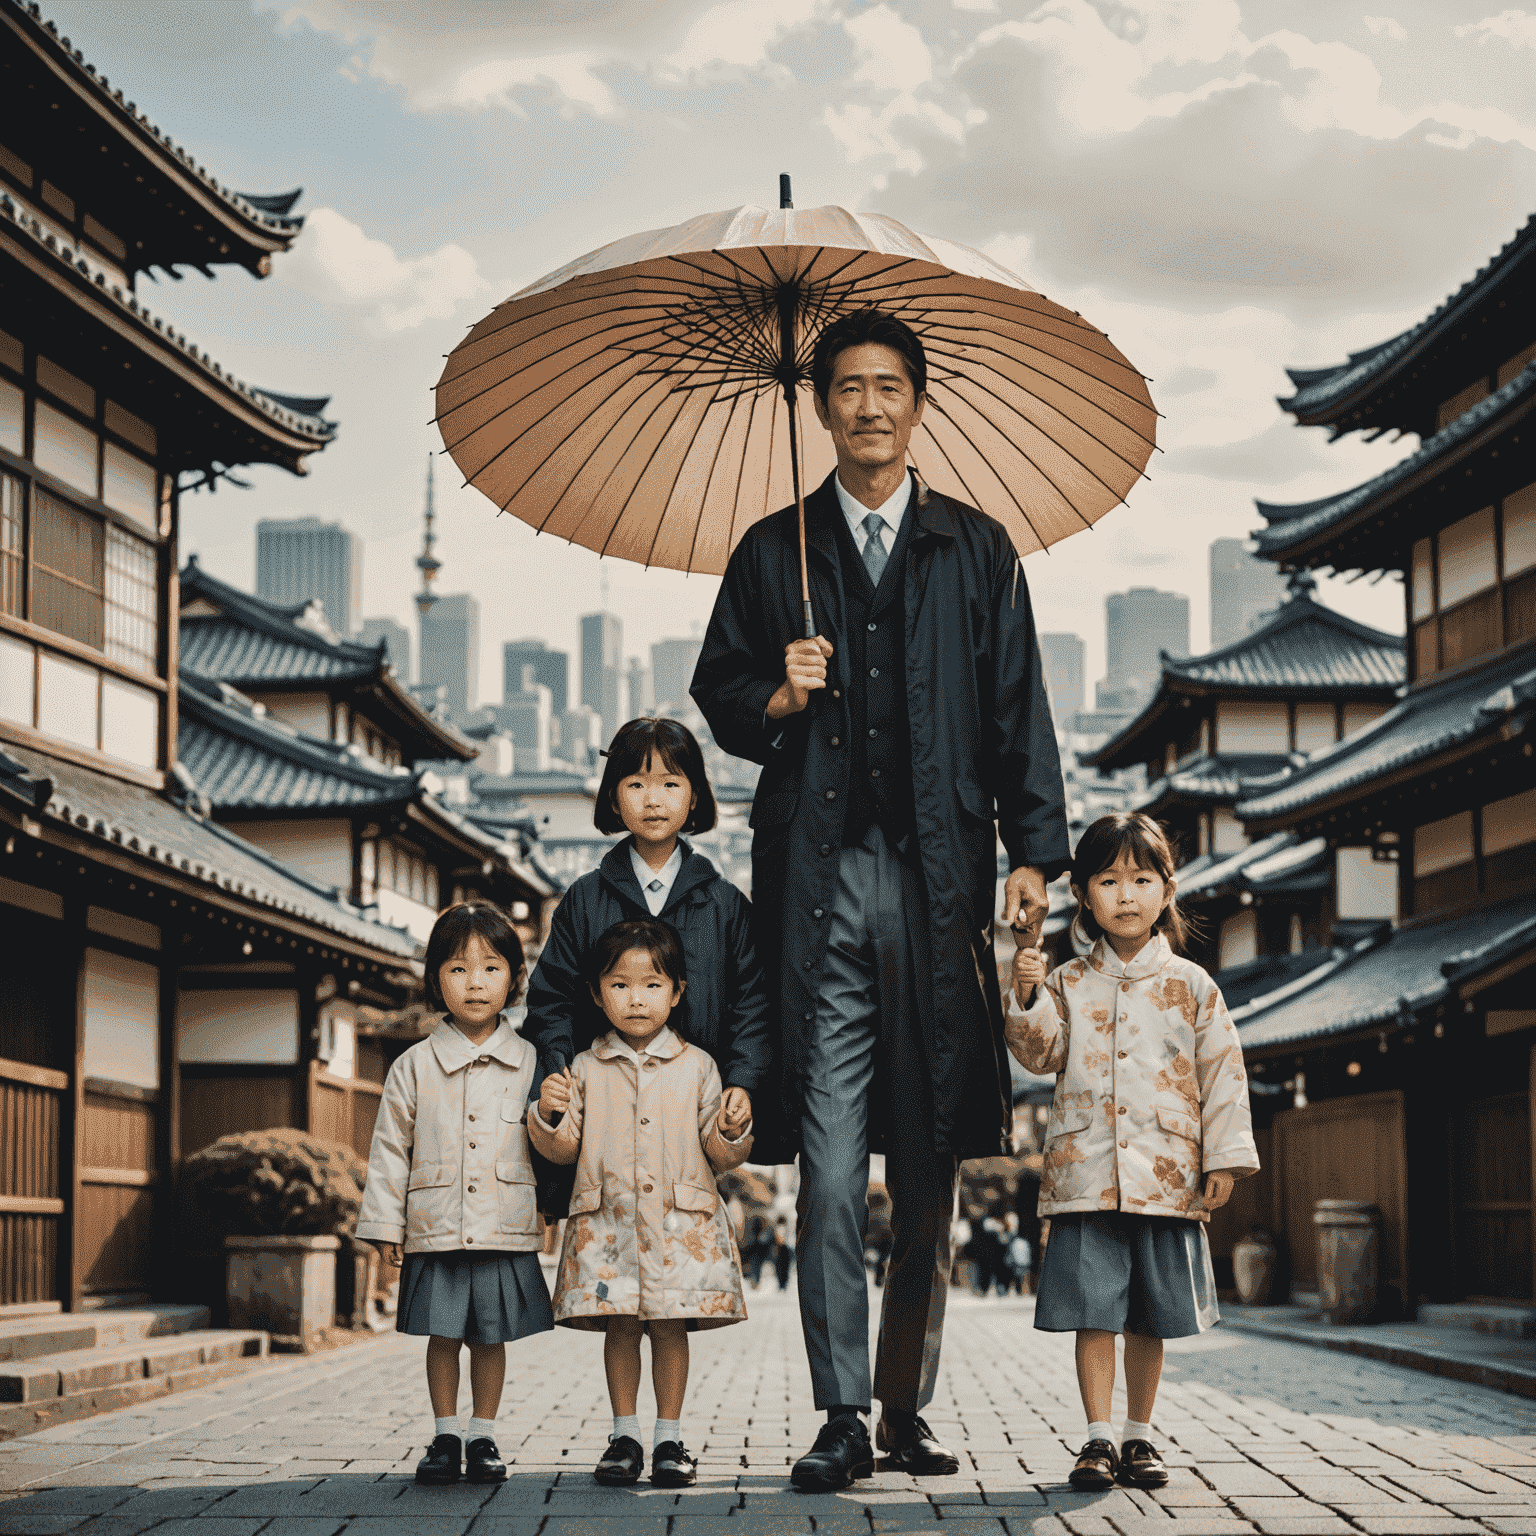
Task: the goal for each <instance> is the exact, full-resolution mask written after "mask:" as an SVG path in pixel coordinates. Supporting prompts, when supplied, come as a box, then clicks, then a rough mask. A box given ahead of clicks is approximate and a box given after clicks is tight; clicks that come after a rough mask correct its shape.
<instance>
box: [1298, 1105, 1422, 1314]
mask: <svg viewBox="0 0 1536 1536" xmlns="http://www.w3.org/2000/svg"><path fill="white" fill-rule="evenodd" d="M1272 1151H1273V1156H1272V1162H1273V1166H1274V1191H1275V1199H1274V1210H1275V1226H1276V1235H1277V1236H1279V1237H1282V1238H1283V1239H1284V1241H1285V1246H1286V1249H1287V1256H1288V1258H1289V1261H1290V1266H1291V1275H1292V1278H1293V1279H1294V1281H1295V1282H1296V1283H1297V1284H1298V1285H1301V1286H1304V1287H1306V1288H1307V1289H1312V1288H1314V1287H1315V1286H1316V1284H1317V1229H1316V1227H1315V1225H1314V1224H1313V1221H1312V1212H1313V1209H1314V1207H1315V1206H1316V1204H1317V1202H1318V1201H1319V1200H1369V1201H1371V1202H1372V1203H1373V1204H1375V1205H1379V1206H1380V1207H1381V1214H1382V1243H1381V1283H1382V1285H1383V1286H1392V1287H1395V1288H1397V1289H1398V1291H1399V1292H1400V1293H1403V1292H1405V1291H1406V1283H1407V1272H1408V1188H1407V1185H1408V1180H1407V1170H1406V1166H1405V1164H1406V1146H1405V1142H1404V1127H1403V1096H1402V1094H1401V1093H1399V1092H1392V1093H1368V1094H1361V1095H1360V1096H1359V1097H1357V1098H1347V1099H1328V1100H1325V1101H1324V1102H1323V1103H1320V1104H1309V1105H1307V1107H1306V1108H1305V1109H1287V1110H1282V1111H1281V1112H1280V1113H1279V1114H1277V1115H1276V1116H1275V1123H1274V1129H1273V1142H1272Z"/></svg>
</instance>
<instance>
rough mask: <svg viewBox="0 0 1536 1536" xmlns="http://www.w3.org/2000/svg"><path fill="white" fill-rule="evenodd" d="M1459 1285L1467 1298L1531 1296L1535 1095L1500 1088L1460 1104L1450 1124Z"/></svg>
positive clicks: (1487, 1298) (1514, 1298) (1493, 1298)
mask: <svg viewBox="0 0 1536 1536" xmlns="http://www.w3.org/2000/svg"><path fill="white" fill-rule="evenodd" d="M1452 1164H1453V1168H1452V1177H1453V1178H1454V1180H1455V1184H1454V1186H1453V1187H1454V1189H1455V1201H1456V1286H1457V1289H1458V1290H1459V1291H1460V1292H1461V1294H1462V1295H1463V1296H1465V1297H1468V1298H1470V1299H1480V1300H1496V1301H1517V1300H1518V1301H1529V1300H1530V1299H1531V1266H1532V1260H1531V1098H1530V1094H1529V1093H1507V1094H1500V1095H1498V1096H1497V1097H1494V1098H1487V1099H1478V1100H1474V1101H1473V1102H1472V1103H1470V1104H1464V1105H1462V1106H1460V1107H1459V1108H1458V1110H1457V1111H1456V1115H1455V1119H1454V1121H1453V1130H1452Z"/></svg>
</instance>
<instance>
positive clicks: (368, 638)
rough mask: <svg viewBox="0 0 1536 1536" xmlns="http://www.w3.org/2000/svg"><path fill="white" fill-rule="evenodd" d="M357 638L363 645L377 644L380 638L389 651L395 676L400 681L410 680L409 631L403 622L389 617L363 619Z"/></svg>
mask: <svg viewBox="0 0 1536 1536" xmlns="http://www.w3.org/2000/svg"><path fill="white" fill-rule="evenodd" d="M358 639H360V640H361V641H362V642H363V643H364V644H365V645H377V644H378V643H379V641H380V640H382V641H383V642H384V649H385V650H386V651H387V652H388V653H389V664H390V665H391V666H392V667H393V668H394V669H395V676H396V677H398V678H399V679H400V681H401V682H402V683H408V682H410V680H411V632H410V630H408V629H407V628H406V627H405V625H404V624H397V623H396V622H395V621H394V620H393V619H389V618H378V619H364V620H363V628H362V633H361V634H360V635H359V636H358Z"/></svg>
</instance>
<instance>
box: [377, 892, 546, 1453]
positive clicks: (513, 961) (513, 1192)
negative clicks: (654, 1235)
mask: <svg viewBox="0 0 1536 1536" xmlns="http://www.w3.org/2000/svg"><path fill="white" fill-rule="evenodd" d="M526 974H527V971H526V967H525V966H524V963H523V949H522V945H521V944H520V943H519V942H518V937H517V934H516V933H515V932H514V931H513V929H512V926H511V924H510V923H508V921H507V920H506V918H505V917H504V916H503V915H502V914H501V913H500V912H499V911H497V909H496V908H495V907H491V906H486V905H484V904H482V903H473V904H472V903H468V902H465V903H460V904H459V905H457V906H452V907H449V908H448V910H447V911H446V912H444V913H443V914H442V915H441V916H440V917H439V918H438V920H437V923H436V924H435V926H434V927H433V929H432V935H431V937H430V938H429V939H428V940H427V959H426V980H427V992H428V995H429V996H430V998H431V1000H432V1003H433V1005H434V1006H436V1007H438V1008H441V1009H443V1010H444V1013H443V1018H442V1020H441V1022H440V1023H439V1024H438V1026H437V1027H436V1029H434V1030H433V1031H432V1033H431V1034H430V1035H429V1036H428V1037H427V1038H426V1039H425V1040H422V1041H420V1042H418V1043H417V1044H416V1045H413V1046H412V1047H411V1048H410V1049H409V1050H408V1051H406V1053H405V1054H404V1055H403V1056H401V1057H400V1059H399V1060H398V1061H397V1062H396V1063H395V1064H394V1066H392V1067H391V1068H390V1069H389V1077H388V1078H387V1079H386V1080H385V1083H384V1097H383V1100H382V1102H381V1103H380V1105H379V1118H378V1122H377V1124H376V1125H375V1126H374V1131H373V1148H372V1150H371V1152H370V1153H369V1156H368V1183H367V1187H366V1188H365V1189H364V1190H363V1208H362V1211H361V1213H360V1215H359V1218H358V1223H357V1235H358V1236H359V1237H361V1238H364V1239H366V1240H368V1241H369V1242H373V1243H377V1244H378V1245H379V1247H380V1248H381V1249H382V1250H383V1253H384V1259H385V1262H386V1263H388V1264H390V1265H399V1264H400V1262H401V1246H402V1244H403V1246H404V1249H405V1267H404V1269H403V1270H402V1271H401V1275H400V1303H399V1311H398V1313H397V1314H396V1317H395V1327H396V1328H398V1329H399V1330H400V1332H401V1333H415V1334H426V1335H428V1340H427V1391H428V1393H429V1394H430V1396H431V1399H432V1412H433V1414H434V1415H435V1417H436V1420H437V1423H436V1428H435V1430H434V1434H433V1440H432V1444H431V1447H430V1448H429V1449H428V1451H427V1454H426V1455H425V1456H424V1457H423V1458H422V1459H421V1461H420V1462H418V1463H417V1466H416V1481H417V1482H418V1483H455V1482H457V1481H458V1480H459V1476H460V1461H461V1459H462V1460H463V1461H464V1462H465V1463H466V1466H467V1472H468V1477H469V1480H470V1482H472V1483H498V1482H501V1481H502V1480H503V1479H504V1478H505V1477H506V1475H507V1469H506V1465H505V1464H504V1463H503V1461H502V1459H501V1453H500V1451H498V1450H497V1448H496V1439H495V1434H496V1409H497V1407H498V1405H499V1404H500V1402H501V1388H502V1383H503V1381H504V1380H505V1378H506V1373H507V1349H506V1346H507V1343H508V1341H509V1340H513V1339H522V1338H526V1337H527V1336H528V1335H529V1334H533V1333H547V1332H548V1331H549V1330H550V1329H551V1328H553V1327H554V1318H553V1317H552V1316H551V1314H550V1308H549V1291H548V1289H547V1288H546V1286H545V1284H544V1276H543V1273H542V1272H541V1271H540V1269H539V1260H538V1252H539V1249H540V1248H542V1247H543V1233H542V1230H541V1228H540V1224H539V1213H538V1208H537V1202H536V1200H535V1197H534V1176H533V1165H532V1163H531V1162H530V1161H529V1156H528V1132H527V1129H526V1127H525V1125H524V1118H525V1115H526V1112H527V1108H528V1096H529V1093H530V1091H531V1090H532V1087H533V1073H534V1050H533V1047H532V1046H531V1045H529V1044H528V1042H527V1041H526V1040H523V1039H521V1038H520V1037H519V1036H518V1034H517V1033H516V1030H517V1024H518V1022H519V1021H520V1019H521V1015H522V1009H520V1008H512V1009H507V1008H506V1003H507V1000H508V997H509V996H510V997H512V998H513V999H514V1000H515V998H516V995H517V993H518V992H520V991H521V990H522V984H523V979H524V977H525V976H526ZM461 1344H468V1345H469V1382H470V1390H471V1392H472V1394H473V1398H474V1414H473V1417H471V1419H470V1421H469V1444H468V1447H467V1448H466V1447H465V1445H464V1442H463V1440H462V1439H461V1438H460V1435H459V1347H460V1345H461Z"/></svg>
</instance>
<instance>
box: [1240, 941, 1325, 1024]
mask: <svg viewBox="0 0 1536 1536" xmlns="http://www.w3.org/2000/svg"><path fill="white" fill-rule="evenodd" d="M1336 959H1337V957H1336V956H1335V955H1334V953H1333V951H1332V950H1328V949H1303V950H1300V951H1298V952H1297V953H1296V954H1294V955H1292V954H1284V955H1260V956H1259V957H1258V959H1257V960H1249V961H1246V962H1245V963H1244V964H1242V965H1229V966H1228V967H1227V968H1226V969H1225V970H1224V971H1217V972H1216V974H1215V975H1214V976H1213V977H1212V978H1211V979H1212V980H1213V981H1214V982H1215V983H1216V985H1217V986H1218V987H1220V988H1221V996H1222V999H1223V1001H1224V1002H1225V1003H1226V1005H1227V1008H1228V1010H1229V1011H1230V1012H1232V1013H1233V1014H1236V1015H1237V1016H1238V1017H1243V1016H1244V1015H1245V1013H1246V1011H1247V1010H1248V1009H1249V1008H1250V1006H1251V1005H1252V1004H1253V1003H1254V1002H1255V1001H1256V1000H1259V999H1262V998H1266V997H1269V996H1271V995H1272V994H1274V993H1275V992H1278V991H1279V990H1280V988H1282V987H1286V986H1289V985H1291V983H1293V982H1295V981H1297V980H1298V979H1299V978H1301V977H1303V976H1310V975H1311V974H1312V972H1314V971H1316V970H1318V969H1319V968H1320V967H1322V966H1325V965H1326V966H1331V965H1332V964H1333V963H1334V962H1335V961H1336Z"/></svg>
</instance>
